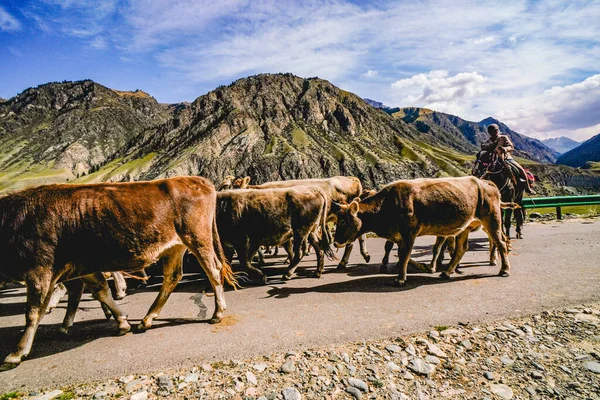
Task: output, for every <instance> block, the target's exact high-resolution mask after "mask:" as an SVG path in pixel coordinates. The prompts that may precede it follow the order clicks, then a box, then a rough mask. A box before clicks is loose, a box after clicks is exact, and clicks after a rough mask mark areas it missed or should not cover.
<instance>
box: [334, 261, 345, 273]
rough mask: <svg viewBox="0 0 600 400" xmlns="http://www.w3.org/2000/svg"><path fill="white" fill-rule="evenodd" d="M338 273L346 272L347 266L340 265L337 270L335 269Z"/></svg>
mask: <svg viewBox="0 0 600 400" xmlns="http://www.w3.org/2000/svg"><path fill="white" fill-rule="evenodd" d="M335 270H336V271H345V270H346V264H341V263H340V264H338V266H337V268H336V269H335Z"/></svg>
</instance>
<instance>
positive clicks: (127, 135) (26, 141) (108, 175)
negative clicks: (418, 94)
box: [0, 74, 469, 190]
mask: <svg viewBox="0 0 600 400" xmlns="http://www.w3.org/2000/svg"><path fill="white" fill-rule="evenodd" d="M439 145H440V143H439V142H438V141H436V140H435V138H431V137H425V136H423V135H421V134H420V133H419V132H418V131H417V130H415V129H413V128H412V127H411V126H409V125H408V124H406V123H404V122H403V121H399V120H396V119H394V118H392V117H390V116H389V115H388V114H386V113H385V112H383V111H380V110H374V109H373V108H372V107H371V106H369V105H368V104H367V103H365V102H364V101H363V100H362V99H361V98H360V97H358V96H356V95H354V94H352V93H349V92H346V91H344V90H341V89H339V88H337V87H335V86H333V85H332V84H331V83H329V82H327V81H324V80H322V79H318V78H311V79H303V78H299V77H296V76H293V75H291V74H273V75H270V74H266V75H258V76H254V77H249V78H245V79H240V80H238V81H236V82H234V83H233V84H231V85H229V86H222V87H219V88H217V89H215V90H214V91H212V92H210V93H208V94H206V95H204V96H201V97H199V98H198V99H196V100H195V101H194V102H193V103H191V104H186V103H181V104H175V105H161V104H158V103H157V102H156V100H155V99H153V98H152V97H151V96H149V95H147V94H146V93H144V92H141V91H136V92H119V91H115V90H112V89H109V88H106V87H104V86H102V85H99V84H97V83H94V82H92V81H82V82H66V83H53V84H47V85H42V86H40V87H37V88H33V89H27V90H25V91H24V92H23V93H21V94H19V95H18V96H16V97H14V98H12V99H10V100H9V101H8V102H5V103H2V104H1V105H0V149H2V150H1V151H2V153H1V154H0V178H2V183H1V184H0V185H1V186H0V190H6V189H18V188H20V187H24V186H29V185H33V184H39V183H48V182H64V181H66V180H67V179H68V180H71V181H72V180H74V179H75V180H77V181H79V182H96V181H106V180H112V181H120V180H138V179H153V178H157V177H165V176H173V175H180V174H199V175H204V176H208V177H209V178H211V179H213V180H215V181H218V180H220V179H222V178H223V177H224V176H225V175H229V174H233V175H242V174H249V175H250V176H251V177H252V178H253V179H254V181H266V180H273V179H288V178H299V177H300V178H301V177H315V176H331V175H337V174H351V175H356V176H359V177H360V178H361V179H362V180H363V181H365V183H366V184H367V185H370V186H374V185H377V184H383V183H385V182H388V181H391V180H393V179H398V178H413V177H420V176H440V175H462V174H464V173H465V172H467V171H468V167H469V166H468V162H469V159H468V157H465V156H464V155H461V154H454V153H452V152H445V151H443V150H442V149H440V150H439V151H437V150H436V149H437V147H438V146H439Z"/></svg>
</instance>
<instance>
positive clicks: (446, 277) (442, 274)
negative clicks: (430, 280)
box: [440, 272, 450, 280]
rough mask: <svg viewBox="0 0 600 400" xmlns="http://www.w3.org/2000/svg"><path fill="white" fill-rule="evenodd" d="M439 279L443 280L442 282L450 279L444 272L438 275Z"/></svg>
mask: <svg viewBox="0 0 600 400" xmlns="http://www.w3.org/2000/svg"><path fill="white" fill-rule="evenodd" d="M440 278H441V279H444V280H448V279H450V275H448V274H447V273H446V272H442V273H441V274H440Z"/></svg>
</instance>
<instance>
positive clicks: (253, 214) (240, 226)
mask: <svg viewBox="0 0 600 400" xmlns="http://www.w3.org/2000/svg"><path fill="white" fill-rule="evenodd" d="M515 207H517V205H516V204H514V203H510V202H502V201H501V197H500V192H499V190H498V187H497V186H496V185H494V184H493V183H491V182H489V181H486V180H481V179H478V178H475V177H463V178H438V179H418V180H401V181H396V182H393V183H390V184H388V185H387V186H385V187H384V188H382V189H381V190H379V191H367V190H364V191H363V188H362V185H361V182H360V180H359V179H357V178H355V177H343V176H338V177H333V178H324V179H303V180H290V181H276V182H268V183H263V184H261V185H250V184H249V178H243V179H241V178H238V179H236V178H235V177H227V178H226V179H225V180H224V181H223V182H222V183H221V185H220V187H219V190H218V191H217V190H215V187H214V185H213V184H212V183H211V182H210V181H209V180H207V179H205V178H201V177H175V178H169V179H162V180H155V181H148V182H131V183H99V184H89V185H48V186H41V187H37V188H31V189H26V190H23V191H20V192H17V193H13V194H10V195H7V196H4V197H2V198H0V281H2V280H4V281H19V282H24V283H25V285H26V286H27V308H26V327H25V332H24V334H23V336H22V338H21V340H20V341H19V343H18V345H17V350H16V351H15V352H13V353H12V354H10V355H8V356H7V357H6V359H5V361H4V362H5V365H9V364H11V365H18V364H19V363H20V362H21V360H22V359H23V357H26V356H27V355H28V354H29V352H30V350H31V347H32V343H33V339H34V336H35V332H36V330H37V328H38V325H39V323H40V321H41V319H42V317H43V315H44V314H45V312H46V309H47V307H48V305H49V303H50V299H51V297H52V294H53V291H54V288H55V287H56V285H57V284H58V283H60V282H62V283H63V284H64V285H65V287H66V289H67V292H68V302H67V312H66V315H65V319H64V321H63V326H62V328H61V330H62V331H64V332H66V331H68V329H69V328H70V327H71V326H72V325H73V320H74V317H75V313H76V311H77V307H78V305H79V301H80V299H81V296H82V293H83V290H84V286H87V288H88V289H89V290H90V292H91V293H92V295H93V296H94V298H96V299H97V300H99V301H100V302H101V303H102V305H103V308H105V309H106V310H108V312H110V314H112V316H114V318H115V320H116V321H117V322H118V325H119V333H120V334H124V333H126V332H128V331H129V330H130V325H129V323H128V322H127V317H126V315H125V313H124V312H123V311H122V310H121V309H120V307H119V306H118V305H117V304H116V302H115V301H114V299H113V297H112V294H111V291H110V288H109V286H108V282H107V280H106V275H105V273H107V272H117V271H139V270H143V269H144V268H146V267H148V266H150V265H153V264H156V263H157V262H158V261H160V265H162V269H163V273H162V275H163V281H162V285H161V287H160V291H159V293H158V296H157V298H156V300H155V301H154V303H153V304H152V306H151V307H150V309H149V311H148V313H147V314H146V316H145V317H144V318H143V320H142V322H141V323H140V324H139V327H138V328H139V329H140V330H145V329H148V328H150V327H151V325H152V322H153V319H154V318H156V317H157V316H158V315H159V313H160V311H161V309H162V307H163V306H164V304H165V302H166V301H167V299H168V297H169V295H170V294H171V292H172V291H173V290H174V288H175V286H176V285H177V283H178V282H179V280H180V279H181V277H182V274H183V268H182V259H183V256H184V253H185V252H186V251H189V252H190V253H191V254H193V255H194V256H195V258H196V259H197V260H198V263H199V264H200V266H201V267H202V269H203V270H204V271H205V272H206V275H207V277H208V280H209V282H210V284H211V286H212V289H213V291H214V297H215V311H214V314H213V316H212V319H211V321H210V322H211V323H217V322H219V321H220V320H221V319H222V317H223V312H224V311H225V309H226V303H225V298H224V284H225V282H227V283H229V284H230V285H231V286H233V287H234V288H235V287H237V286H238V283H237V279H236V274H234V273H233V272H232V269H231V267H230V262H231V258H232V256H233V253H234V252H235V253H237V258H238V260H239V263H240V265H241V267H242V268H243V269H244V270H245V271H246V272H247V273H248V274H249V276H250V278H252V279H254V280H259V281H261V282H266V279H267V277H266V276H265V275H264V274H263V272H262V271H261V270H260V269H259V268H256V267H255V266H253V265H252V260H253V259H254V257H255V256H256V255H257V254H258V253H259V252H260V250H261V247H263V246H283V247H284V248H286V250H287V251H288V254H289V259H290V264H289V267H288V268H287V270H286V272H285V274H284V276H283V278H284V279H290V278H291V277H292V276H293V275H294V271H295V269H296V267H297V266H298V264H299V262H300V260H301V258H302V256H303V255H304V254H305V253H306V252H307V248H308V246H310V247H312V248H313V249H314V251H315V253H316V258H317V269H316V272H315V276H316V277H319V276H321V274H322V273H323V269H324V264H325V257H330V258H333V252H332V248H331V246H332V245H335V246H336V247H345V252H344V255H343V257H342V259H341V261H340V263H339V266H338V268H342V269H343V268H344V267H345V266H346V264H347V263H348V258H349V256H350V251H351V250H352V246H353V243H354V242H355V241H356V240H359V242H360V245H361V253H362V255H363V257H364V258H365V260H366V261H367V262H368V261H369V255H368V253H367V251H366V248H365V241H364V237H365V236H364V235H365V234H366V233H368V232H373V233H375V234H376V235H377V236H380V237H383V238H386V239H387V240H388V243H387V244H386V259H385V260H386V261H384V264H383V266H385V264H386V263H387V256H388V255H389V251H390V250H391V248H392V245H393V243H397V244H398V255H399V260H398V264H397V265H398V267H399V271H400V272H399V275H398V277H397V278H396V280H395V282H396V283H397V284H399V285H402V284H403V283H404V282H405V280H406V270H407V265H408V263H409V260H410V254H411V250H412V247H413V244H414V241H415V239H416V237H418V236H423V235H435V236H437V237H438V241H437V244H440V245H441V244H442V243H443V242H444V241H446V240H447V239H452V241H453V242H454V251H453V254H452V258H451V261H450V264H449V267H448V269H447V271H445V272H443V273H442V275H441V277H442V278H448V277H449V276H450V275H451V274H452V273H453V272H454V270H455V268H456V267H457V265H458V264H459V262H460V259H461V258H462V256H463V254H464V252H465V250H466V249H467V239H468V235H469V233H470V232H471V231H472V230H473V229H476V228H478V227H480V226H482V227H483V229H484V230H485V231H486V232H487V234H488V236H489V238H490V243H491V245H490V247H491V248H494V249H497V250H498V253H499V255H500V258H501V264H502V265H501V269H500V275H502V276H508V273H509V269H510V263H509V260H508V256H507V253H508V245H507V238H506V236H505V235H504V234H503V232H502V226H501V225H502V224H501V209H502V208H515ZM332 225H335V235H334V234H333V233H332V228H331V226H332ZM436 249H437V250H436V252H435V256H434V261H433V262H432V265H431V270H432V271H435V259H436V258H437V256H439V249H441V246H436ZM491 254H493V255H495V254H496V252H495V251H492V252H491ZM491 261H492V260H491ZM238 276H239V275H238Z"/></svg>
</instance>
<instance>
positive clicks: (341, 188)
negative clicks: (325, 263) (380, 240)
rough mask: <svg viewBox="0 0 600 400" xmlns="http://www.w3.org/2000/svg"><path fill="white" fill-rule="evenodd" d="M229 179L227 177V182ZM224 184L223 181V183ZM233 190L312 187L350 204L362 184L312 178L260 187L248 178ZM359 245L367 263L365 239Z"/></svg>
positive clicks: (344, 260) (342, 262) (353, 179)
mask: <svg viewBox="0 0 600 400" xmlns="http://www.w3.org/2000/svg"><path fill="white" fill-rule="evenodd" d="M229 178H230V177H227V178H226V180H228V179H229ZM224 183H225V181H224ZM232 186H233V188H242V189H243V188H245V189H274V188H291V187H296V186H314V187H318V188H319V189H321V190H323V192H325V194H326V195H327V196H328V198H329V201H335V202H350V201H352V200H353V199H355V198H357V197H360V196H361V195H362V194H363V190H362V184H361V183H360V180H359V179H358V178H356V177H353V176H334V177H333V178H314V179H293V180H287V181H273V182H266V183H262V184H260V185H250V177H249V176H247V177H245V178H237V179H236V180H235V181H234V182H233V184H232ZM336 218H337V217H336V215H335V214H332V213H330V214H329V216H328V220H329V222H335V221H336ZM358 242H359V245H360V254H361V255H362V256H363V258H364V260H365V261H366V262H367V263H368V262H369V261H370V260H371V256H370V255H369V253H368V252H367V247H366V244H365V238H364V237H363V236H361V237H359V238H358ZM353 247H354V243H348V244H347V245H346V249H345V250H344V255H343V256H342V259H341V260H340V263H339V264H338V269H340V270H343V269H345V268H346V265H347V264H348V259H349V258H350V253H351V252H352V248H353Z"/></svg>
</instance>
